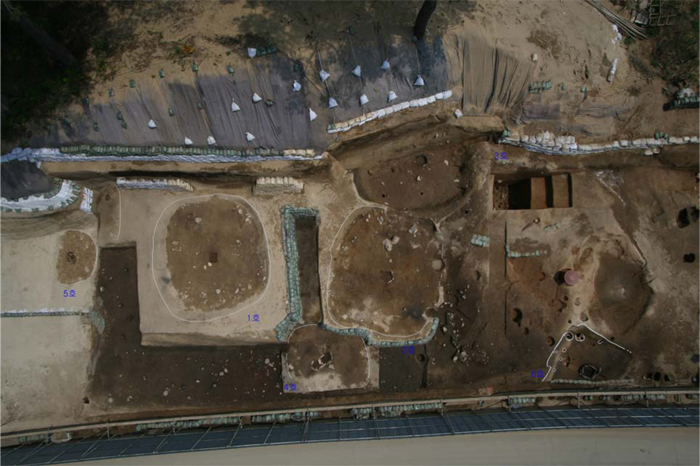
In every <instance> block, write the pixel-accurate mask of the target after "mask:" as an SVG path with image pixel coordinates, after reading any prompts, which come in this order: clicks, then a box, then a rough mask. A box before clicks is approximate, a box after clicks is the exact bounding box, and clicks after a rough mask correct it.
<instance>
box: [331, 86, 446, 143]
mask: <svg viewBox="0 0 700 466" xmlns="http://www.w3.org/2000/svg"><path fill="white" fill-rule="evenodd" d="M451 97H452V91H450V90H447V91H444V92H438V93H437V94H434V95H431V96H428V97H424V98H421V99H414V100H411V101H409V102H402V103H400V104H396V105H391V106H389V107H385V108H382V109H379V110H375V111H373V112H369V113H365V114H364V115H360V116H359V117H357V118H353V119H352V120H348V121H344V122H341V123H332V124H330V125H328V132H329V133H331V134H333V133H341V132H345V131H350V130H351V129H352V128H356V127H357V126H362V125H364V124H365V123H369V122H370V121H372V120H377V119H379V118H384V117H385V116H388V115H391V114H392V113H397V112H401V111H403V110H406V109H408V108H417V107H424V106H426V105H430V104H434V103H435V102H437V101H438V100H447V99H449V98H451Z"/></svg>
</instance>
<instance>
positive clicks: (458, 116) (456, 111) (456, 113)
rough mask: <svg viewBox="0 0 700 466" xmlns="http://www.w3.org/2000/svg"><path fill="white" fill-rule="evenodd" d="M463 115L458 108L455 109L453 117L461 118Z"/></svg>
mask: <svg viewBox="0 0 700 466" xmlns="http://www.w3.org/2000/svg"><path fill="white" fill-rule="evenodd" d="M463 116H464V115H463V114H462V111H461V110H460V109H457V110H455V118H461V117H463Z"/></svg>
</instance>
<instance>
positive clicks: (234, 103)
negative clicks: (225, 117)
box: [231, 100, 241, 112]
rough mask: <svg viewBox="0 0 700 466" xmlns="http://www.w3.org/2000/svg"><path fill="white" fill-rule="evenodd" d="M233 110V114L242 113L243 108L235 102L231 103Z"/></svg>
mask: <svg viewBox="0 0 700 466" xmlns="http://www.w3.org/2000/svg"><path fill="white" fill-rule="evenodd" d="M231 110H232V111H233V112H240V111H241V107H239V106H238V104H237V103H236V101H235V100H234V101H232V102H231Z"/></svg>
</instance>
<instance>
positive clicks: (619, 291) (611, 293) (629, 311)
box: [590, 254, 652, 335]
mask: <svg viewBox="0 0 700 466" xmlns="http://www.w3.org/2000/svg"><path fill="white" fill-rule="evenodd" d="M595 288H596V294H597V298H598V299H597V302H596V301H594V302H593V303H591V307H590V315H591V317H592V318H593V319H600V320H603V321H605V323H606V324H607V325H608V327H609V328H610V330H612V331H613V332H614V333H615V335H623V334H625V333H626V332H627V330H629V329H630V328H631V327H632V326H634V325H635V324H636V323H637V322H638V321H639V319H640V318H641V317H642V316H643V315H644V312H645V311H646V308H647V305H648V303H649V300H650V297H651V294H652V290H651V288H649V286H648V285H647V284H646V280H645V276H644V270H643V268H642V264H633V263H630V262H627V261H625V260H624V259H622V258H620V257H615V256H613V255H610V254H606V255H604V256H603V257H602V258H601V261H600V268H599V269H598V273H597V275H596V277H595Z"/></svg>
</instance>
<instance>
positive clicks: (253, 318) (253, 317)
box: [248, 314, 260, 322]
mask: <svg viewBox="0 0 700 466" xmlns="http://www.w3.org/2000/svg"><path fill="white" fill-rule="evenodd" d="M248 322H260V315H258V314H248Z"/></svg>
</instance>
